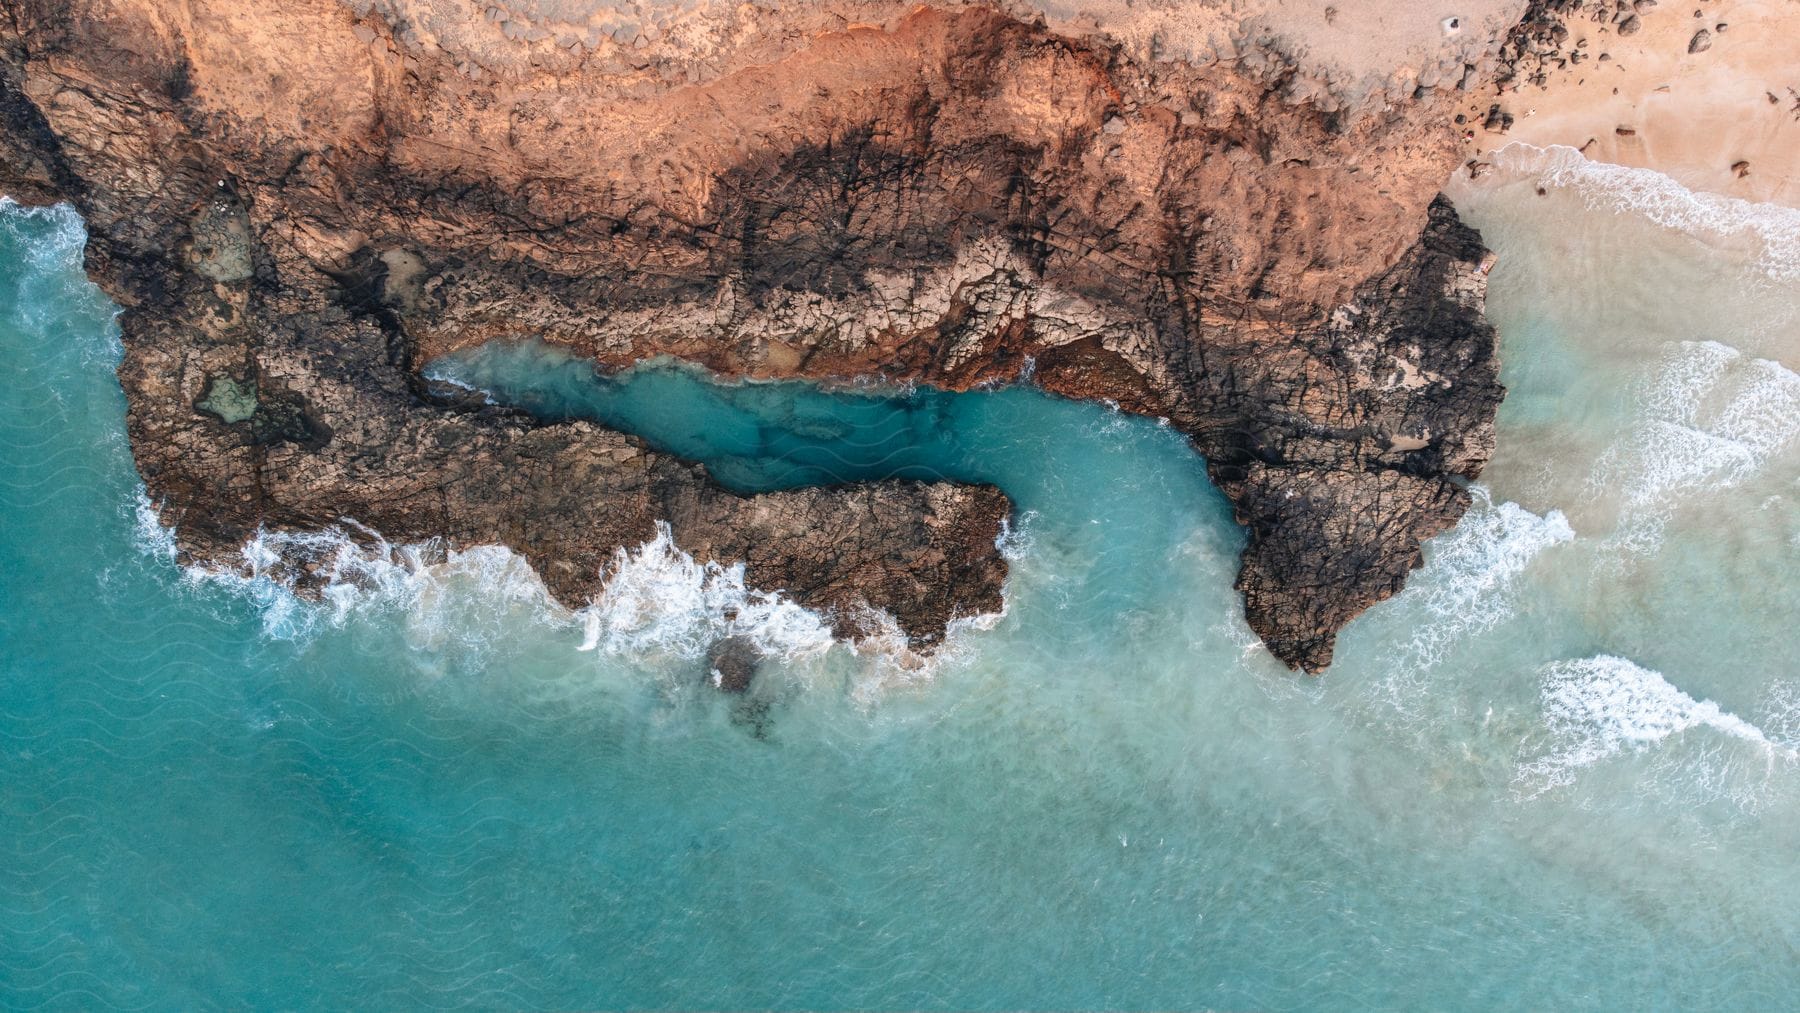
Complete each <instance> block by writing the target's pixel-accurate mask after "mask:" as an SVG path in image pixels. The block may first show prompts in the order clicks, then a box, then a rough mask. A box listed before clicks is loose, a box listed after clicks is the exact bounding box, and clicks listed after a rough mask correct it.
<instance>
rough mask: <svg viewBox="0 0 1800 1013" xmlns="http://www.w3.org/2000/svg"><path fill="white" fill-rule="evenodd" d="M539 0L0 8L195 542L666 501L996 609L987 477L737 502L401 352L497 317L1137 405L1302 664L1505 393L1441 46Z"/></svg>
mask: <svg viewBox="0 0 1800 1013" xmlns="http://www.w3.org/2000/svg"><path fill="white" fill-rule="evenodd" d="M536 9H537V8H536V6H534V5H529V4H524V3H512V4H474V3H458V2H432V3H425V2H419V3H408V2H402V0H383V2H374V0H355V2H340V0H287V2H285V3H282V4H279V5H277V4H242V3H239V2H236V0H193V2H190V3H183V4H173V3H165V2H160V0H75V2H72V3H71V2H67V0H55V2H50V0H3V2H0V12H3V13H0V111H3V112H4V116H5V131H4V135H3V136H0V189H4V191H5V192H7V193H9V194H11V195H13V196H15V197H17V198H19V199H23V200H67V201H69V202H71V203H72V204H74V205H75V207H76V208H77V209H78V210H80V212H81V213H82V214H83V215H84V216H85V217H86V220H87V223H88V228H89V231H90V243H89V247H88V253H87V264H88V270H89V272H90V273H91V274H92V276H93V277H94V278H95V279H96V280H97V281H98V282H99V283H100V284H101V285H102V286H103V287H104V288H105V290H106V291H107V292H108V293H109V294H110V295H111V296H112V297H113V298H114V299H115V300H116V301H117V302H118V303H119V304H120V306H121V307H122V308H123V310H124V312H123V314H122V316H121V327H122V330H123V333H124V339H125V346H126V355H125V360H124V362H123V364H122V366H121V368H120V380H121V382H122V384H123V386H124V388H125V392H126V395H127V397H128V402H129V416H128V418H129V429H130V435H131V440H132V446H133V450H134V453H135V456H136V459H137V462H138V467H139V469H140V471H141V472H142V474H143V477H144V480H145V483H146V485H147V486H148V488H149V491H150V494H151V496H152V497H153V498H154V499H156V500H157V501H159V502H161V503H163V504H165V510H166V516H167V517H168V518H169V519H170V520H172V521H174V522H175V523H176V525H177V527H178V532H179V542H180V545H181V548H182V550H183V551H184V552H185V553H186V554H187V555H188V557H190V558H201V559H221V558H228V557H230V556H233V555H235V554H236V552H237V550H238V547H239V546H240V545H241V543H242V542H243V541H244V540H245V538H246V537H248V536H249V535H251V534H252V533H253V532H255V531H256V530H257V529H258V528H259V527H261V528H269V529H299V530H305V529H309V528H317V527H320V526H323V525H328V524H334V523H339V522H340V519H341V518H346V517H347V518H353V519H354V521H355V522H356V523H357V524H360V525H365V526H367V527H368V528H372V529H375V530H378V531H380V532H382V533H383V534H384V535H385V536H387V537H388V538H391V539H416V538H427V537H434V536H441V537H443V538H445V539H447V540H449V541H450V542H451V543H454V544H473V543H494V542H497V543H503V544H506V545H509V546H511V547H513V548H514V549H515V550H517V551H519V552H521V553H523V554H524V555H525V556H526V557H528V558H529V559H530V561H531V562H532V564H533V565H534V566H535V567H536V568H537V570H538V571H539V573H540V574H542V576H543V577H544V579H545V582H546V584H547V585H548V586H549V588H550V589H551V591H552V592H553V593H554V594H556V595H557V596H559V597H560V598H562V599H564V600H565V601H569V602H572V603H573V602H579V601H581V600H583V599H584V598H585V597H586V596H587V595H589V594H591V593H592V592H593V591H594V589H595V583H596V581H597V579H598V575H599V573H600V572H601V569H602V566H603V565H604V563H605V561H606V560H607V559H608V558H609V557H610V555H611V554H612V552H613V551H614V549H616V548H617V547H618V546H621V545H632V544H637V543H640V542H643V541H646V540H648V539H649V538H650V537H651V535H652V532H653V529H654V526H655V524H656V522H657V521H666V522H667V523H669V524H670V526H671V529H672V531H673V534H674V538H675V540H676V541H677V543H678V544H680V545H681V546H682V547H683V548H684V549H686V550H687V551H689V552H691V553H693V554H694V555H695V556H696V557H698V558H702V559H716V560H719V561H722V562H736V561H743V562H745V563H746V564H747V574H746V575H747V580H748V581H749V583H751V584H753V585H755V586H758V587H761V588H765V589H771V590H774V589H779V590H782V591H784V592H785V593H787V594H788V595H790V596H791V597H793V598H794V599H796V600H798V601H800V602H801V603H803V604H807V605H811V606H815V607H820V608H823V609H827V610H830V611H832V613H833V614H834V615H835V616H837V617H839V629H840V632H841V633H843V634H844V635H847V636H850V635H856V634H857V633H858V632H860V631H861V630H862V628H863V627H862V625H861V624H862V623H863V622H864V619H863V618H862V617H865V616H866V615H867V610H866V609H864V608H862V606H864V605H868V606H873V607H874V608H877V609H881V610H884V611H886V612H888V613H889V614H891V615H892V616H893V617H894V618H895V620H896V621H897V622H898V624H899V625H900V627H901V629H902V630H904V631H905V632H906V633H907V634H908V636H910V637H911V638H913V639H914V641H915V642H916V643H920V644H929V643H931V642H932V641H933V640H935V639H936V638H937V637H939V636H941V634H942V632H943V629H944V626H945V624H946V623H947V622H948V620H950V619H951V618H953V617H954V616H955V615H957V614H971V613H975V612H984V611H993V610H995V609H997V608H998V607H999V605H1000V593H1001V586H1002V583H1003V580H1004V577H1005V563H1004V560H1003V559H1002V558H1001V557H1000V556H999V554H998V551H997V549H996V548H995V540H996V536H997V535H998V534H999V532H1000V530H1001V527H1002V524H1003V522H1004V519H1005V517H1006V515H1007V512H1008V509H1009V505H1008V502H1007V500H1006V498H1005V496H1004V495H1003V494H1002V493H1001V492H999V491H998V490H996V489H993V488H989V487H978V486H965V485H956V484H950V483H920V482H901V481H888V482H873V483H865V484H855V485H844V486H837V487H829V488H815V489H804V490H796V491H789V492H778V493H768V494H762V495H755V496H743V495H738V494H735V493H733V492H730V491H728V490H726V489H723V488H722V487H720V486H719V485H717V484H716V483H715V482H714V481H712V479H711V478H710V477H709V476H708V475H707V474H706V472H705V470H704V469H703V468H701V467H699V466H698V465H694V464H691V463H687V462H683V461H680V460H676V459H673V458H671V457H669V456H668V455H665V454H661V453H658V452H656V451H654V450H652V449H650V448H647V447H645V446H644V445H643V444H642V443H641V442H639V441H638V440H636V439H634V438H632V437H630V436H627V435H624V434H619V433H615V432H610V431H607V430H605V429H603V428H601V427H598V426H595V425H593V424H590V423H585V422H559V423H555V424H545V423H542V422H540V421H538V420H534V419H532V418H529V417H526V416H524V415H522V414H520V413H517V412H513V411H509V410H506V409H504V408H496V407H493V406H489V405H485V404H480V403H472V402H470V401H469V400H468V399H467V398H466V397H464V396H463V395H462V394H461V393H459V392H457V391H454V390H447V389H443V388H441V387H439V386H438V385H434V384H433V383H431V382H430V381H427V380H425V379H423V378H422V376H421V375H420V372H419V369H420V368H421V367H422V366H423V364H425V363H426V362H428V361H429V360H430V359H431V358H433V357H435V356H439V355H442V354H445V353H447V352H450V351H453V350H456V349H459V348H463V347H467V346H469V345H471V344H474V343H478V342H484V341H490V340H496V339H505V338H512V337H523V336H534V337H540V338H542V339H544V340H546V341H550V342H552V343H556V344H560V345H563V346H566V347H569V348H572V349H575V350H578V351H579V352H581V353H582V354H585V355H588V356H591V357H592V358H593V359H594V360H595V362H596V363H597V364H598V365H599V366H600V367H601V368H608V369H611V368H620V367H623V366H626V365H629V364H631V363H633V362H636V361H639V360H641V359H643V358H645V357H648V356H653V355H674V356H679V357H682V358H684V359H688V360H691V361H694V362H697V363H700V364H702V365H705V366H706V367H708V368H710V369H712V370H715V371H717V372H719V373H721V374H724V375H726V376H747V377H811V378H820V379H834V378H847V377H864V376H876V377H882V378H885V379H887V380H890V381H917V382H922V383H929V384H934V385H938V386H942V387H946V388H952V389H962V388H968V387H972V386H975V385H979V384H985V383H993V382H1015V381H1017V380H1019V379H1020V378H1021V376H1024V375H1029V376H1030V378H1031V382H1034V383H1037V384H1039V385H1041V386H1043V387H1044V388H1046V389H1048V390H1050V391H1052V392H1055V393H1058V394H1063V395H1067V396H1070V397H1077V398H1095V399H1098V398H1104V399H1109V400H1111V401H1113V402H1115V403H1117V404H1118V405H1119V406H1120V407H1121V408H1122V409H1124V410H1127V411H1132V412H1138V413H1143V414H1147V415H1152V416H1160V417H1166V418H1167V419H1169V420H1170V422H1171V424H1172V425H1174V426H1175V427H1177V428H1178V429H1179V430H1180V431H1181V432H1183V433H1185V434H1186V435H1187V436H1188V437H1189V438H1190V439H1191V441H1192V442H1193V445H1194V447H1195V448H1196V449H1197V450H1198V451H1199V452H1200V453H1201V454H1203V455H1204V456H1205V460H1206V466H1207V468H1208V469H1209V471H1210V473H1211V475H1212V477H1213V479H1214V480H1215V481H1216V482H1217V484H1218V485H1219V486H1220V487H1221V488H1222V489H1223V490H1224V491H1225V493H1226V494H1227V495H1228V496H1229V497H1230V499H1231V501H1232V503H1233V504H1234V505H1235V507H1236V511H1237V515H1238V518H1239V520H1240V521H1241V522H1242V523H1243V524H1244V525H1245V526H1246V527H1247V528H1248V530H1249V533H1250V538H1249V545H1248V548H1247V550H1246V552H1245V555H1244V560H1243V569H1242V573H1241V576H1240V579H1239V587H1240V589H1241V590H1242V592H1243V594H1244V599H1245V606H1246V614H1247V616H1248V618H1249V621H1250V624H1251V625H1252V627H1253V628H1254V629H1255V630H1256V632H1257V633H1258V634H1259V635H1261V636H1262V637H1263V639H1264V641H1265V642H1266V643H1267V644H1268V646H1269V648H1270V649H1271V650H1272V651H1273V652H1274V653H1275V654H1276V655H1277V656H1278V657H1280V658H1281V659H1283V660H1284V661H1286V662H1287V663H1289V664H1290V665H1294V666H1298V667H1302V668H1305V669H1307V670H1311V671H1317V670H1320V669H1322V668H1323V667H1324V666H1325V665H1326V664H1328V663H1329V661H1330V659H1331V653H1332V645H1333V642H1334V639H1335V636H1336V633H1337V631H1338V630H1339V629H1340V628H1341V627H1342V626H1343V625H1344V624H1345V623H1346V622H1348V621H1349V620H1350V619H1351V618H1353V617H1354V616H1355V615H1357V614H1358V613H1359V612H1361V611H1362V610H1363V609H1365V608H1367V607H1368V606H1369V605H1371V604H1373V603H1375V602H1377V601H1380V600H1381V599H1383V598H1385V597H1387V596H1389V595H1391V594H1393V593H1394V592H1395V591H1397V590H1398V589H1399V588H1400V586H1401V585H1402V583H1403V581H1404V580H1405V577H1406V574H1407V573H1408V572H1409V571H1410V570H1411V569H1412V568H1413V567H1415V566H1416V565H1417V564H1418V561H1419V559H1420V551H1419V546H1420V543H1421V542H1422V541H1423V540H1424V539H1426V538H1429V537H1431V536H1432V535H1434V534H1437V533H1438V532H1440V531H1442V530H1444V529H1445V528H1446V527H1448V526H1449V525H1451V524H1453V523H1454V522H1455V521H1456V519H1457V518H1458V517H1459V516H1460V515H1461V514H1462V512H1463V510H1464V509H1465V508H1466V507H1467V505H1468V496H1467V494H1466V493H1465V492H1464V491H1463V489H1462V488H1461V487H1460V485H1459V484H1458V482H1459V480H1460V479H1463V478H1469V477H1473V476H1475V475H1476V474H1477V473H1478V472H1479V471H1480V469H1481V467H1482V465H1483V464H1484V463H1485V461H1486V460H1487V457H1488V454H1489V452H1490V450H1491V447H1492V441H1493V416H1494V411H1495V408H1496V406H1497V405H1498V403H1499V400H1500V398H1501V396H1502V391H1501V388H1500V386H1499V384H1498V382H1497V380H1496V363H1495V359H1494V332H1493V330H1492V328H1491V327H1490V326H1489V325H1488V324H1487V323H1486V322H1485V321H1484V319H1483V317H1482V298H1483V281H1484V273H1483V271H1482V269H1481V266H1480V265H1481V260H1482V257H1483V255H1484V252H1485V251H1484V250H1483V249H1482V247H1481V244H1480V240H1479V237H1478V236H1477V235H1475V234H1474V233H1473V232H1472V231H1470V230H1469V229H1467V228H1465V227H1463V226H1462V225H1461V224H1459V223H1458V222H1457V220H1456V216H1455V212H1454V210H1453V209H1452V208H1451V207H1450V206H1449V205H1448V204H1447V203H1446V202H1445V201H1444V200H1442V199H1441V198H1438V197H1437V196H1436V195H1437V190H1438V187H1439V186H1440V185H1441V184H1442V182H1443V181H1444V179H1445V178H1446V177H1447V176H1448V174H1449V173H1450V171H1451V170H1452V169H1453V168H1454V167H1455V166H1456V165H1457V164H1458V161H1459V157H1460V156H1459V154H1458V143H1459V137H1458V134H1457V131H1456V129H1455V128H1454V127H1453V126H1452V125H1451V122H1450V116H1449V111H1450V110H1452V109H1453V108H1454V107H1455V105H1456V104H1457V102H1458V101H1462V100H1466V93H1467V92H1468V90H1469V89H1471V88H1472V87H1474V86H1475V85H1477V84H1479V83H1481V82H1482V81H1484V80H1487V79H1489V78H1490V77H1491V76H1492V74H1493V73H1495V68H1494V67H1493V66H1492V64H1491V63H1490V62H1487V61H1484V60H1482V59H1479V58H1478V56H1477V52H1478V50H1479V48H1480V47H1479V45H1476V46H1475V47H1474V48H1467V47H1465V48H1464V49H1458V50H1456V51H1455V52H1452V53H1449V55H1447V56H1445V57H1444V62H1445V66H1446V67H1448V68H1449V70H1450V71H1453V72H1445V71H1444V70H1443V69H1441V68H1437V67H1434V68H1433V69H1432V71H1431V78H1432V79H1431V80H1430V81H1426V80H1425V79H1424V77H1423V76H1422V75H1420V76H1416V77H1406V78H1404V79H1401V78H1399V77H1396V78H1395V79H1394V80H1392V81H1389V82H1388V83H1387V85H1386V86H1384V87H1382V88H1379V89H1369V88H1366V87H1361V86H1357V87H1352V86H1351V84H1350V83H1346V79H1344V78H1343V77H1342V75H1339V76H1337V77H1334V76H1333V75H1331V74H1329V73H1324V72H1322V71H1319V70H1318V68H1317V67H1315V66H1314V65H1311V64H1308V63H1307V62H1306V61H1305V60H1304V59H1302V58H1301V57H1297V56H1295V55H1292V54H1291V53H1290V52H1289V51H1288V50H1287V49H1284V48H1283V44H1282V43H1281V42H1280V40H1278V39H1267V38H1262V37H1260V36H1257V35H1255V33H1252V35H1250V36H1240V37H1237V38H1236V39H1235V40H1233V41H1232V42H1231V43H1230V48H1231V50H1232V51H1231V54H1230V58H1228V59H1227V58H1224V57H1223V56H1222V55H1221V54H1220V53H1219V52H1216V51H1215V52H1212V53H1210V55H1209V54H1206V53H1192V52H1190V53H1184V54H1180V55H1179V56H1175V57H1171V56H1169V55H1168V54H1166V53H1160V52H1158V51H1157V47H1158V45H1159V43H1158V40H1159V39H1160V38H1161V37H1160V36H1153V37H1151V41H1150V42H1149V43H1143V42H1142V41H1141V39H1140V40H1139V41H1137V42H1133V41H1131V39H1134V38H1138V36H1132V35H1130V33H1125V32H1122V31H1121V32H1117V33H1115V32H1113V31H1111V30H1109V29H1108V28H1107V27H1106V26H1105V25H1102V24H1098V23H1092V22H1081V23H1063V22H1056V23H1052V22H1050V21H1048V20H1047V19H1046V18H1045V17H1043V16H1040V15H1038V14H1036V13H1034V12H1032V11H1030V10H1027V9H1022V8H1018V7H1016V6H1006V7H988V6H982V5H976V4H947V5H944V6H941V7H915V6H914V5H912V4H910V3H879V2H855V3H834V4H821V5H805V6H804V8H803V9H800V10H789V11H775V10H772V9H765V8H761V7H755V6H753V5H730V6H714V5H708V4H699V5H696V6H693V7H691V8H684V9H683V10H685V11H686V13H681V14H679V15H670V18H671V19H672V20H669V21H668V23H664V24H658V25H637V26H628V27H630V31H626V30H624V29H620V28H618V27H617V24H615V22H617V21H618V18H617V17H614V18H613V20H611V21H606V20H605V19H602V18H601V16H600V14H598V13H596V14H594V15H593V16H592V17H591V18H588V19H587V20H586V21H583V22H580V24H583V25H586V26H587V27H586V28H585V29H583V31H582V32H575V31H573V29H568V30H565V29H566V28H567V25H566V24H565V23H564V22H559V21H553V20H546V19H545V18H544V17H542V16H538V15H533V14H532V13H531V11H532V10H536ZM1328 10H1329V9H1328ZM614 13H616V12H614ZM1328 16H1329V15H1328ZM603 22H604V24H605V25H608V26H612V27H609V28H608V30H607V31H606V32H599V31H596V30H594V26H596V25H601V24H602V23H603ZM573 23H574V22H569V24H573ZM1247 23H1248V22H1247ZM1445 31H1446V32H1449V31H1451V29H1449V28H1448V27H1447V28H1446V29H1445ZM1465 58H1466V59H1465Z"/></svg>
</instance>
